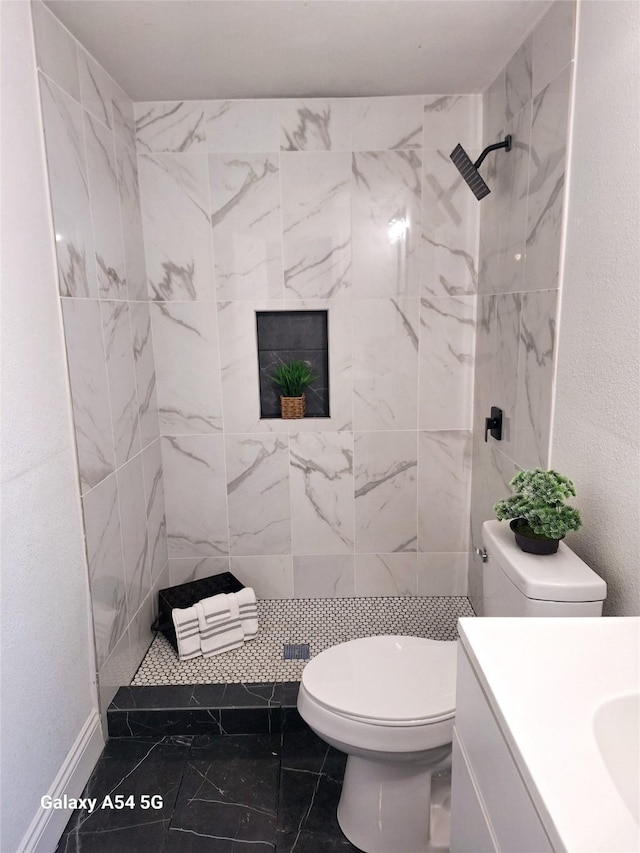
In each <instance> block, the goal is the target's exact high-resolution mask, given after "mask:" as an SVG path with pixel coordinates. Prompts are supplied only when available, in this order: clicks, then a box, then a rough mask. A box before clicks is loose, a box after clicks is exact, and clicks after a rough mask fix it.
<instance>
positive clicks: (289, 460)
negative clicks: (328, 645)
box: [136, 95, 524, 597]
mask: <svg viewBox="0 0 640 853" xmlns="http://www.w3.org/2000/svg"><path fill="white" fill-rule="evenodd" d="M481 105H482V100H481V97H480V96H475V95H464V96H429V97H422V96H410V97H390V98H387V97H381V98H354V99H348V98H347V99H332V98H328V99H323V98H315V99H308V100H302V101H300V100H280V101H278V100H267V101H258V100H256V101H251V100H247V101H197V102H189V103H185V102H170V103H166V102H159V103H144V104H138V105H136V118H137V142H138V168H139V174H140V187H141V196H142V211H143V228H144V236H145V248H146V263H147V269H148V271H149V282H150V291H149V294H150V298H152V299H153V304H152V305H151V318H152V327H153V335H154V341H155V343H156V370H157V376H158V403H159V411H160V429H161V432H162V434H163V436H164V437H163V440H162V452H163V458H164V473H165V480H164V486H165V492H166V503H167V533H168V542H169V556H170V564H171V569H170V576H171V579H172V582H177V580H178V579H180V580H186V579H188V578H192V577H201V576H203V574H204V573H206V572H210V571H213V570H214V569H217V570H224V569H225V568H226V567H227V566H230V568H231V571H235V572H237V573H238V576H239V577H241V579H243V580H244V579H248V580H250V581H251V583H252V584H254V585H255V587H256V591H257V593H258V595H259V596H268V595H277V596H283V597H288V596H291V595H293V594H295V595H297V596H298V595H299V596H314V595H315V596H327V595H329V596H333V595H354V594H355V593H357V592H360V594H366V595H375V594H384V595H386V594H394V595H398V594H407V593H409V594H412V595H416V594H417V593H418V590H421V591H422V594H429V589H430V583H432V584H433V589H434V590H436V591H437V592H438V594H446V593H447V592H449V593H453V592H456V593H459V592H460V589H461V583H460V573H459V568H458V566H459V555H460V553H462V552H464V551H465V550H466V548H467V537H468V534H467V526H468V525H467V519H466V515H465V513H466V512H467V508H468V502H469V498H468V496H469V490H470V478H469V470H468V465H467V463H466V461H465V460H466V459H467V456H468V454H467V452H466V450H464V448H466V447H467V446H468V444H469V438H468V436H469V430H470V427H471V424H472V380H471V377H472V375H473V353H474V334H475V328H474V327H475V323H474V317H475V298H476V297H475V294H476V290H477V285H478V273H477V269H478V265H477V231H478V227H477V224H478V211H477V208H476V207H474V205H473V204H472V203H471V202H470V201H469V198H468V196H467V195H466V194H465V192H463V191H462V189H461V187H460V181H459V180H457V178H456V175H455V170H454V169H452V168H451V164H450V162H449V160H448V154H449V152H450V151H451V150H452V149H453V148H454V146H455V145H456V143H457V142H458V141H461V140H462V141H464V142H465V144H466V145H467V146H469V147H471V148H477V147H478V146H479V144H480V128H481V122H480V119H481ZM176 211H178V213H176ZM205 214H206V215H205ZM394 219H395V220H398V219H401V220H404V221H405V224H406V226H407V230H406V232H405V234H404V236H401V237H400V239H399V240H397V241H395V242H392V241H390V238H389V224H390V222H391V221H392V220H394ZM176 221H180V223H181V224H180V227H178V228H176ZM523 240H524V224H523ZM282 309H284V310H296V309H298V310H326V311H328V336H329V373H330V376H329V381H330V388H331V400H330V415H329V417H327V418H306V419H304V420H302V421H281V420H277V419H261V418H260V409H259V396H258V368H257V351H256V316H255V315H256V311H277V310H282ZM419 430H420V432H419ZM429 437H430V438H431V440H432V444H431V445H429V444H428V442H429ZM427 446H428V447H430V448H431V450H432V451H433V452H426V451H425V450H424V448H425V447H427ZM419 447H421V448H423V450H422V468H423V470H422V471H421V462H420V459H421V454H420V452H419V450H418V448H419ZM436 448H440V450H439V452H437V450H436ZM430 469H431V472H430ZM441 492H442V493H443V494H444V495H445V498H444V501H443V500H442V494H441ZM439 512H442V513H443V514H444V515H445V516H447V520H446V524H445V527H446V530H447V531H448V533H447V535H446V536H441V537H440V538H439V539H438V537H437V536H436V534H435V533H429V532H428V528H429V522H428V521H427V520H426V519H428V518H429V517H431V518H432V519H435V518H436V516H437V515H438V513H439ZM437 525H438V522H435V521H434V524H433V528H434V530H435V528H436V527H437ZM419 529H420V530H422V538H423V540H424V541H423V543H422V545H421V546H420V547H421V549H423V550H425V552H428V553H434V554H436V553H437V554H439V555H440V556H439V557H438V561H437V564H436V563H434V562H433V561H431V562H428V563H424V562H423V563H422V564H421V566H420V567H419V565H418V558H417V553H418V538H419V532H418V531H419ZM425 531H427V532H425ZM430 537H431V538H430ZM447 555H450V556H447ZM447 572H448V574H447ZM447 581H450V584H449V589H448V588H447ZM363 591H364V592H363Z"/></svg>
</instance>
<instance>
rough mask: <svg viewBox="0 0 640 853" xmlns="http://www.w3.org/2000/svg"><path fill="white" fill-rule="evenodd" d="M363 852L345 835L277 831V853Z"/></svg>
mask: <svg viewBox="0 0 640 853" xmlns="http://www.w3.org/2000/svg"><path fill="white" fill-rule="evenodd" d="M349 851H351V853H354V851H355V853H361V851H360V848H359V847H354V846H353V844H352V843H351V842H350V841H348V840H347V839H346V838H345V837H344V835H343V836H342V838H341V839H340V838H327V837H326V836H323V837H320V836H318V835H315V834H314V833H309V832H300V833H295V834H293V833H282V832H280V831H279V830H278V832H277V833H276V853H349Z"/></svg>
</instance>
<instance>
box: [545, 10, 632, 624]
mask: <svg viewBox="0 0 640 853" xmlns="http://www.w3.org/2000/svg"><path fill="white" fill-rule="evenodd" d="M639 52H640V10H639V8H638V5H637V4H636V3H628V2H589V3H581V4H580V7H579V26H578V40H577V59H576V85H575V101H574V122H573V133H572V143H571V181H570V184H569V203H568V213H567V233H566V254H565V264H564V279H563V286H562V305H561V322H560V327H559V346H558V370H557V380H556V383H557V384H556V400H555V410H554V419H553V442H552V452H551V462H552V464H553V466H554V467H557V468H558V469H559V470H561V471H566V472H568V473H569V474H570V476H571V477H572V478H573V479H575V482H576V485H577V488H578V499H577V500H576V505H577V506H579V507H580V510H581V511H582V514H583V522H584V525H583V527H582V529H581V530H580V531H578V533H575V534H573V535H572V537H571V546H572V547H573V548H575V550H576V551H577V553H578V554H580V556H581V557H582V558H583V559H584V560H585V561H586V562H587V563H589V565H591V566H593V568H594V569H595V570H596V571H597V572H598V574H600V575H601V576H602V577H603V578H604V579H605V580H606V582H607V584H608V597H607V601H606V603H605V613H608V614H609V615H613V616H632V615H636V616H637V615H638V613H639V612H640V590H639V588H638V577H639V573H638V566H640V530H639V525H638V520H639V519H640V487H639V485H638V472H639V471H640V430H639V429H638V413H639V412H640V338H639V331H640V291H639V290H638V270H639V269H640V232H639V230H638V223H639V222H640V199H639V195H640V187H639V185H638V175H640V149H639V148H638V139H639V138H640V116H639V111H638V80H639V79H640V55H639Z"/></svg>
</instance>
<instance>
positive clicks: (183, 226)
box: [138, 152, 215, 300]
mask: <svg viewBox="0 0 640 853" xmlns="http://www.w3.org/2000/svg"><path fill="white" fill-rule="evenodd" d="M138 176H139V180H140V194H141V197H142V222H143V227H144V238H145V255H146V266H147V277H148V281H149V288H150V290H149V293H150V296H151V297H152V298H153V299H156V300H163V299H166V300H173V299H213V298H214V297H215V288H214V281H213V257H212V250H211V223H210V219H209V177H208V172H207V160H206V154H204V153H202V154H200V153H198V152H195V153H194V152H187V153H186V154H145V155H142V156H140V157H139V158H138Z"/></svg>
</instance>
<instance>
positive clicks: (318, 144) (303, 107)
mask: <svg viewBox="0 0 640 853" xmlns="http://www.w3.org/2000/svg"><path fill="white" fill-rule="evenodd" d="M278 110H279V121H280V148H281V150H282V151H350V150H351V102H350V101H349V99H348V98H311V99H306V100H295V99H293V98H289V99H287V100H282V101H280V102H279V104H278Z"/></svg>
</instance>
